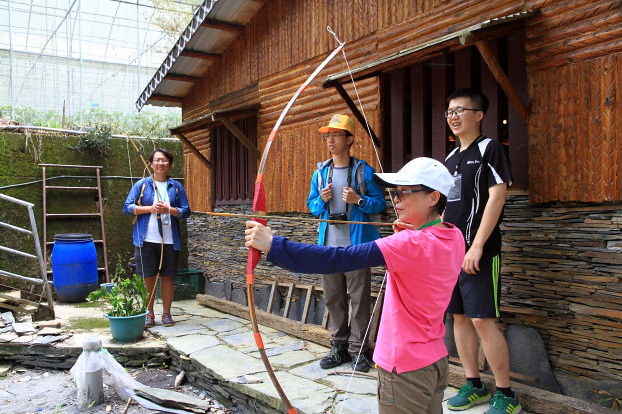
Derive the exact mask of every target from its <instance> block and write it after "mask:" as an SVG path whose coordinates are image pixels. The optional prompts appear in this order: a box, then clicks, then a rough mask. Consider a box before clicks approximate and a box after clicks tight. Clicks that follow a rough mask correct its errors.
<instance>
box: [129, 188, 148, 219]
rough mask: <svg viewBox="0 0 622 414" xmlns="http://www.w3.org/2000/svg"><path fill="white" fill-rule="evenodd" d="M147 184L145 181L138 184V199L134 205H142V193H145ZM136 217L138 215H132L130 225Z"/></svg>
mask: <svg viewBox="0 0 622 414" xmlns="http://www.w3.org/2000/svg"><path fill="white" fill-rule="evenodd" d="M146 186H147V181H146V180H145V181H143V184H142V185H141V186H140V195H139V196H138V200H136V205H137V206H142V205H143V194H145V187H146ZM136 217H138V216H134V217H133V218H132V225H134V224H135V223H136Z"/></svg>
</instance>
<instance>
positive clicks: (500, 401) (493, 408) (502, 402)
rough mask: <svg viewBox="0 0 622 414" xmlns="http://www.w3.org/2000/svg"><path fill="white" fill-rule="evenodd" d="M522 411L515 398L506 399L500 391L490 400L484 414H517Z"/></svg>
mask: <svg viewBox="0 0 622 414" xmlns="http://www.w3.org/2000/svg"><path fill="white" fill-rule="evenodd" d="M521 411H522V407H521V406H520V403H519V402H518V398H516V394H515V395H514V398H511V397H508V396H507V395H505V394H504V393H502V392H501V391H497V392H495V395H493V396H492V399H491V400H490V408H489V409H488V411H486V414H518V413H520V412H521Z"/></svg>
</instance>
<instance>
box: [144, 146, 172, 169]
mask: <svg viewBox="0 0 622 414" xmlns="http://www.w3.org/2000/svg"><path fill="white" fill-rule="evenodd" d="M156 152H161V153H162V154H164V156H165V157H166V158H168V163H169V164H171V165H173V154H171V152H170V151H169V150H165V149H164V148H156V149H154V150H153V151H151V154H149V162H150V163H152V162H153V156H154V155H155V153H156Z"/></svg>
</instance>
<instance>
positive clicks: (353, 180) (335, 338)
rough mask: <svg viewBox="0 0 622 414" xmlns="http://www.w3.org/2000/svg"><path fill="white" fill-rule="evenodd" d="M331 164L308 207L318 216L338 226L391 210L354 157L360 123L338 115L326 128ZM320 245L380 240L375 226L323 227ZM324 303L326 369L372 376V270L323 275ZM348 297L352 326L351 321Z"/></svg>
mask: <svg viewBox="0 0 622 414" xmlns="http://www.w3.org/2000/svg"><path fill="white" fill-rule="evenodd" d="M320 132H321V133H322V137H323V139H324V140H325V141H326V145H327V146H328V150H329V151H330V153H331V158H329V159H328V160H326V161H324V162H320V163H318V169H317V170H316V171H315V172H314V174H313V179H312V182H311V190H310V193H309V198H308V199H307V206H308V207H309V210H310V211H311V214H313V215H314V216H319V217H321V218H323V219H332V220H351V221H372V220H371V219H370V216H371V215H372V214H379V213H381V212H383V211H384V210H385V209H386V201H385V198H384V194H383V192H382V189H381V188H380V186H378V184H376V183H375V182H374V180H373V176H374V169H373V168H372V167H371V166H369V165H368V164H367V163H366V162H365V161H363V160H359V159H357V158H354V157H352V156H350V147H351V146H352V143H353V142H354V121H353V120H352V119H351V118H350V117H349V116H347V115H339V114H337V115H334V116H333V117H332V118H331V120H330V122H329V123H328V125H327V126H324V127H321V128H320ZM318 233H319V237H318V244H319V245H322V246H350V245H353V244H360V243H366V242H370V241H373V240H376V239H378V238H380V233H378V230H377V229H376V227H375V226H372V225H364V224H332V223H331V224H328V223H320V228H319V230H318ZM322 281H323V286H324V301H325V305H326V309H327V310H328V313H329V315H330V321H329V325H328V330H329V333H330V337H331V349H330V352H329V353H328V355H326V356H325V357H324V358H322V360H321V361H320V367H322V368H324V369H329V368H334V367H336V366H338V365H340V364H342V363H344V362H348V361H350V360H353V362H352V368H353V369H354V370H356V371H362V372H367V371H369V368H370V366H371V362H370V361H369V359H368V358H367V356H366V355H365V351H366V350H367V344H366V343H364V341H363V339H364V337H365V331H366V329H367V325H368V324H369V310H370V305H371V270H370V269H369V268H365V269H360V270H355V271H352V272H345V273H333V274H327V275H323V278H322ZM348 294H349V295H350V307H351V320H350V321H348V308H349V307H348V298H347V296H348Z"/></svg>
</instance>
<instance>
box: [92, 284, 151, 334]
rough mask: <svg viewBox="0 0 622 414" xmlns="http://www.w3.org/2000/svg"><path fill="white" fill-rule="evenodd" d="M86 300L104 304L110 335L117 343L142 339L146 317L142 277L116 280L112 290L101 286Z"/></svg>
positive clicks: (145, 294) (145, 297) (145, 293)
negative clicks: (106, 308)
mask: <svg viewBox="0 0 622 414" xmlns="http://www.w3.org/2000/svg"><path fill="white" fill-rule="evenodd" d="M115 278H116V275H115ZM87 300H88V301H89V302H91V301H97V300H103V301H104V302H105V303H106V305H107V307H108V308H109V309H108V313H106V314H105V316H106V318H108V321H109V323H110V333H111V334H112V337H113V338H114V339H116V340H117V341H118V342H131V341H134V340H137V339H140V338H141V337H142V335H143V330H144V329H145V316H146V315H147V288H146V287H145V281H144V280H143V278H142V277H140V276H138V275H137V274H134V275H132V276H131V277H128V278H124V279H118V281H117V283H116V285H114V286H113V287H112V289H110V290H109V289H107V288H106V287H104V286H102V287H101V288H100V289H99V290H96V291H94V292H91V293H90V294H89V296H88V297H87Z"/></svg>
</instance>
